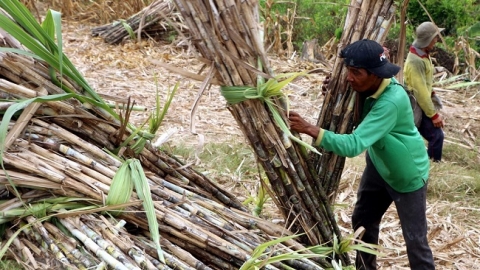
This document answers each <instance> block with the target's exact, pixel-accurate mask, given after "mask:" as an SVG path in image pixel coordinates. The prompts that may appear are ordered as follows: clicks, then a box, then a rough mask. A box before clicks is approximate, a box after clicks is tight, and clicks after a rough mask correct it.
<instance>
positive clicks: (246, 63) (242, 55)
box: [159, 0, 349, 265]
mask: <svg viewBox="0 0 480 270" xmlns="http://www.w3.org/2000/svg"><path fill="white" fill-rule="evenodd" d="M174 2H175V5H176V6H177V10H179V11H180V12H181V14H182V17H183V19H184V21H185V24H186V25H187V27H188V29H189V33H190V36H191V39H192V41H194V42H193V44H194V45H195V47H196V48H197V50H198V51H199V52H200V53H201V55H202V56H203V58H202V59H203V60H204V62H205V64H206V65H209V66H210V69H208V70H209V71H208V72H207V73H205V74H204V79H203V84H202V86H204V87H206V86H208V85H209V84H214V83H215V84H219V85H220V86H221V88H220V89H221V93H222V95H223V96H224V97H225V99H226V101H227V103H228V105H229V106H228V108H229V110H230V111H231V113H232V115H233V116H234V118H235V120H236V121H237V123H238V125H239V126H240V128H241V129H242V131H243V133H244V135H245V136H246V137H247V139H248V141H249V143H250V145H251V147H252V148H253V150H254V152H255V154H256V156H257V161H258V162H259V163H260V164H261V165H262V167H263V169H264V171H265V174H266V175H267V177H268V180H269V184H268V185H267V184H266V185H265V187H266V188H268V189H269V194H274V195H275V197H274V198H273V199H274V201H275V203H276V204H277V206H278V208H279V210H280V211H281V213H282V214H283V215H284V218H285V219H286V220H287V225H288V226H289V227H290V226H291V227H292V228H293V230H298V231H301V232H304V233H305V234H306V237H305V239H303V240H302V241H304V242H306V243H309V244H311V245H318V244H325V245H330V246H333V243H334V241H333V239H334V238H338V239H341V238H342V235H341V233H340V230H339V228H338V225H337V223H336V220H335V217H334V214H333V211H332V209H331V206H330V203H329V201H328V198H327V195H326V193H325V190H324V188H323V186H322V185H321V184H319V183H318V182H317V181H316V179H317V178H318V176H317V174H316V172H315V170H314V169H313V168H314V167H313V166H312V164H309V162H308V157H307V151H306V149H307V148H308V149H310V150H311V151H313V152H316V153H318V151H316V150H315V149H314V148H313V147H311V146H309V145H308V144H305V143H303V142H302V141H300V140H299V139H298V138H297V137H296V136H294V135H293V134H292V133H291V132H290V131H289V130H288V126H287V124H286V120H285V119H286V115H287V108H288V105H287V99H286V98H285V96H284V94H283V93H282V90H281V89H282V88H283V87H284V86H285V85H286V84H288V83H289V82H291V81H292V80H293V79H295V78H296V77H298V76H303V75H305V73H298V74H280V75H277V76H275V75H274V74H273V72H272V70H271V68H270V65H269V61H268V59H267V54H266V52H265V48H264V44H263V36H262V30H263V29H261V25H260V23H259V7H258V1H229V0H215V1H201V0H195V1H185V0H174ZM159 64H161V63H159ZM162 66H163V67H166V68H169V67H168V65H165V64H162ZM172 70H174V69H172ZM184 74H185V73H184ZM190 78H192V79H198V76H193V75H192V76H190ZM334 256H335V260H340V261H341V262H342V263H343V265H349V258H348V255H347V254H346V253H343V254H335V255H334Z"/></svg>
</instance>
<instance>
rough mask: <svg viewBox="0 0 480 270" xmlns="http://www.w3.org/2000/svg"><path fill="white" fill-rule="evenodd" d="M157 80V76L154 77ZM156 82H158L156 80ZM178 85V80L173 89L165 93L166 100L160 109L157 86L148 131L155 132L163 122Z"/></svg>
mask: <svg viewBox="0 0 480 270" xmlns="http://www.w3.org/2000/svg"><path fill="white" fill-rule="evenodd" d="M155 80H157V78H155ZM157 84H158V82H157ZM179 86H180V82H177V83H176V84H175V86H174V87H173V89H172V90H171V91H170V90H169V91H168V93H167V100H166V102H165V105H164V106H163V108H162V109H160V108H161V106H160V95H159V94H158V87H157V92H156V93H157V95H156V100H155V103H156V104H155V105H156V107H155V112H154V113H153V115H152V117H151V118H150V119H151V120H150V125H149V132H150V133H152V134H154V133H156V132H157V130H158V128H160V125H161V124H162V122H163V119H164V118H165V115H167V112H168V108H170V104H171V103H172V100H173V97H174V96H175V93H176V92H177V90H178V87H179Z"/></svg>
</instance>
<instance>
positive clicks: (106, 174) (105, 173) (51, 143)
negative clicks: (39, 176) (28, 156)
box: [17, 140, 114, 185]
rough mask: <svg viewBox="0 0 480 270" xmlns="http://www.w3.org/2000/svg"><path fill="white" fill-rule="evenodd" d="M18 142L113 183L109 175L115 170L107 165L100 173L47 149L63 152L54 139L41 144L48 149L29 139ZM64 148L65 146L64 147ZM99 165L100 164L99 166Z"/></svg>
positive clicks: (103, 180) (57, 160)
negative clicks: (28, 140) (30, 141)
mask: <svg viewBox="0 0 480 270" xmlns="http://www.w3.org/2000/svg"><path fill="white" fill-rule="evenodd" d="M17 144H18V145H25V146H26V147H28V148H29V150H31V151H32V152H34V153H37V154H38V155H41V156H43V157H45V158H47V159H49V160H52V161H54V162H57V163H61V164H65V165H66V166H68V167H69V168H74V170H76V171H78V172H82V173H85V174H86V175H87V176H89V177H91V178H93V179H95V180H97V181H100V182H102V183H104V184H106V185H110V184H111V183H112V177H113V176H112V177H109V176H110V175H112V174H114V172H113V171H112V170H111V169H108V168H106V167H104V166H103V167H101V169H100V171H101V172H103V173H100V172H98V171H96V170H92V169H90V168H89V167H86V166H84V165H81V164H79V163H77V162H74V161H72V160H70V159H67V158H64V157H62V156H60V155H58V154H54V153H52V151H49V150H47V149H51V150H54V151H55V149H56V152H58V153H62V152H61V151H60V144H58V143H57V142H55V141H53V140H49V141H47V142H44V143H42V144H41V145H43V146H46V147H47V149H45V148H43V147H40V146H39V145H37V144H35V143H30V144H28V142H27V141H24V140H21V141H20V142H19V141H17ZM62 149H63V148H62ZM68 151H75V150H73V149H71V148H70V149H69V150H67V151H65V150H64V152H68ZM75 155H76V156H78V155H81V154H80V153H78V152H76V154H75ZM92 163H93V162H90V163H87V164H92ZM95 164H96V165H97V164H100V163H99V162H97V163H95ZM100 165H101V164H100ZM97 167H98V166H97Z"/></svg>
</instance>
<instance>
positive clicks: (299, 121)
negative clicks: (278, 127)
mask: <svg viewBox="0 0 480 270" xmlns="http://www.w3.org/2000/svg"><path fill="white" fill-rule="evenodd" d="M288 120H290V129H291V130H293V131H296V132H298V133H305V134H307V135H310V136H311V137H312V138H317V137H318V133H319V132H320V128H319V127H317V126H314V125H312V124H310V123H308V122H307V121H305V119H303V118H302V117H301V116H300V115H299V114H298V113H296V112H293V111H290V113H289V116H288Z"/></svg>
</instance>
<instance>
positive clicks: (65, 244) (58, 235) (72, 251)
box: [43, 222, 96, 269]
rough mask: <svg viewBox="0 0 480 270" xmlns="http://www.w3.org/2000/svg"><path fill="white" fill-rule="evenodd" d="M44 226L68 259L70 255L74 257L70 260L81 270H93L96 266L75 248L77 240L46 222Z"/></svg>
mask: <svg viewBox="0 0 480 270" xmlns="http://www.w3.org/2000/svg"><path fill="white" fill-rule="evenodd" d="M43 226H44V227H45V229H47V230H48V232H50V233H51V234H52V235H53V236H54V237H55V239H56V243H57V245H58V246H59V247H60V248H61V249H62V251H63V252H64V253H65V254H66V255H67V257H68V256H69V255H71V256H72V257H73V259H70V258H69V260H70V261H72V262H74V263H75V265H77V267H78V268H79V269H82V267H83V268H85V267H87V268H91V267H93V266H94V265H95V264H96V263H95V262H92V261H91V260H90V259H89V258H88V257H86V256H84V255H83V254H82V252H80V250H78V249H77V248H75V247H76V246H77V245H78V243H77V240H75V239H74V238H72V237H67V236H66V235H64V234H63V233H62V232H61V231H60V230H59V229H58V228H57V227H55V226H54V225H53V224H51V223H49V222H45V223H44V224H43Z"/></svg>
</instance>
